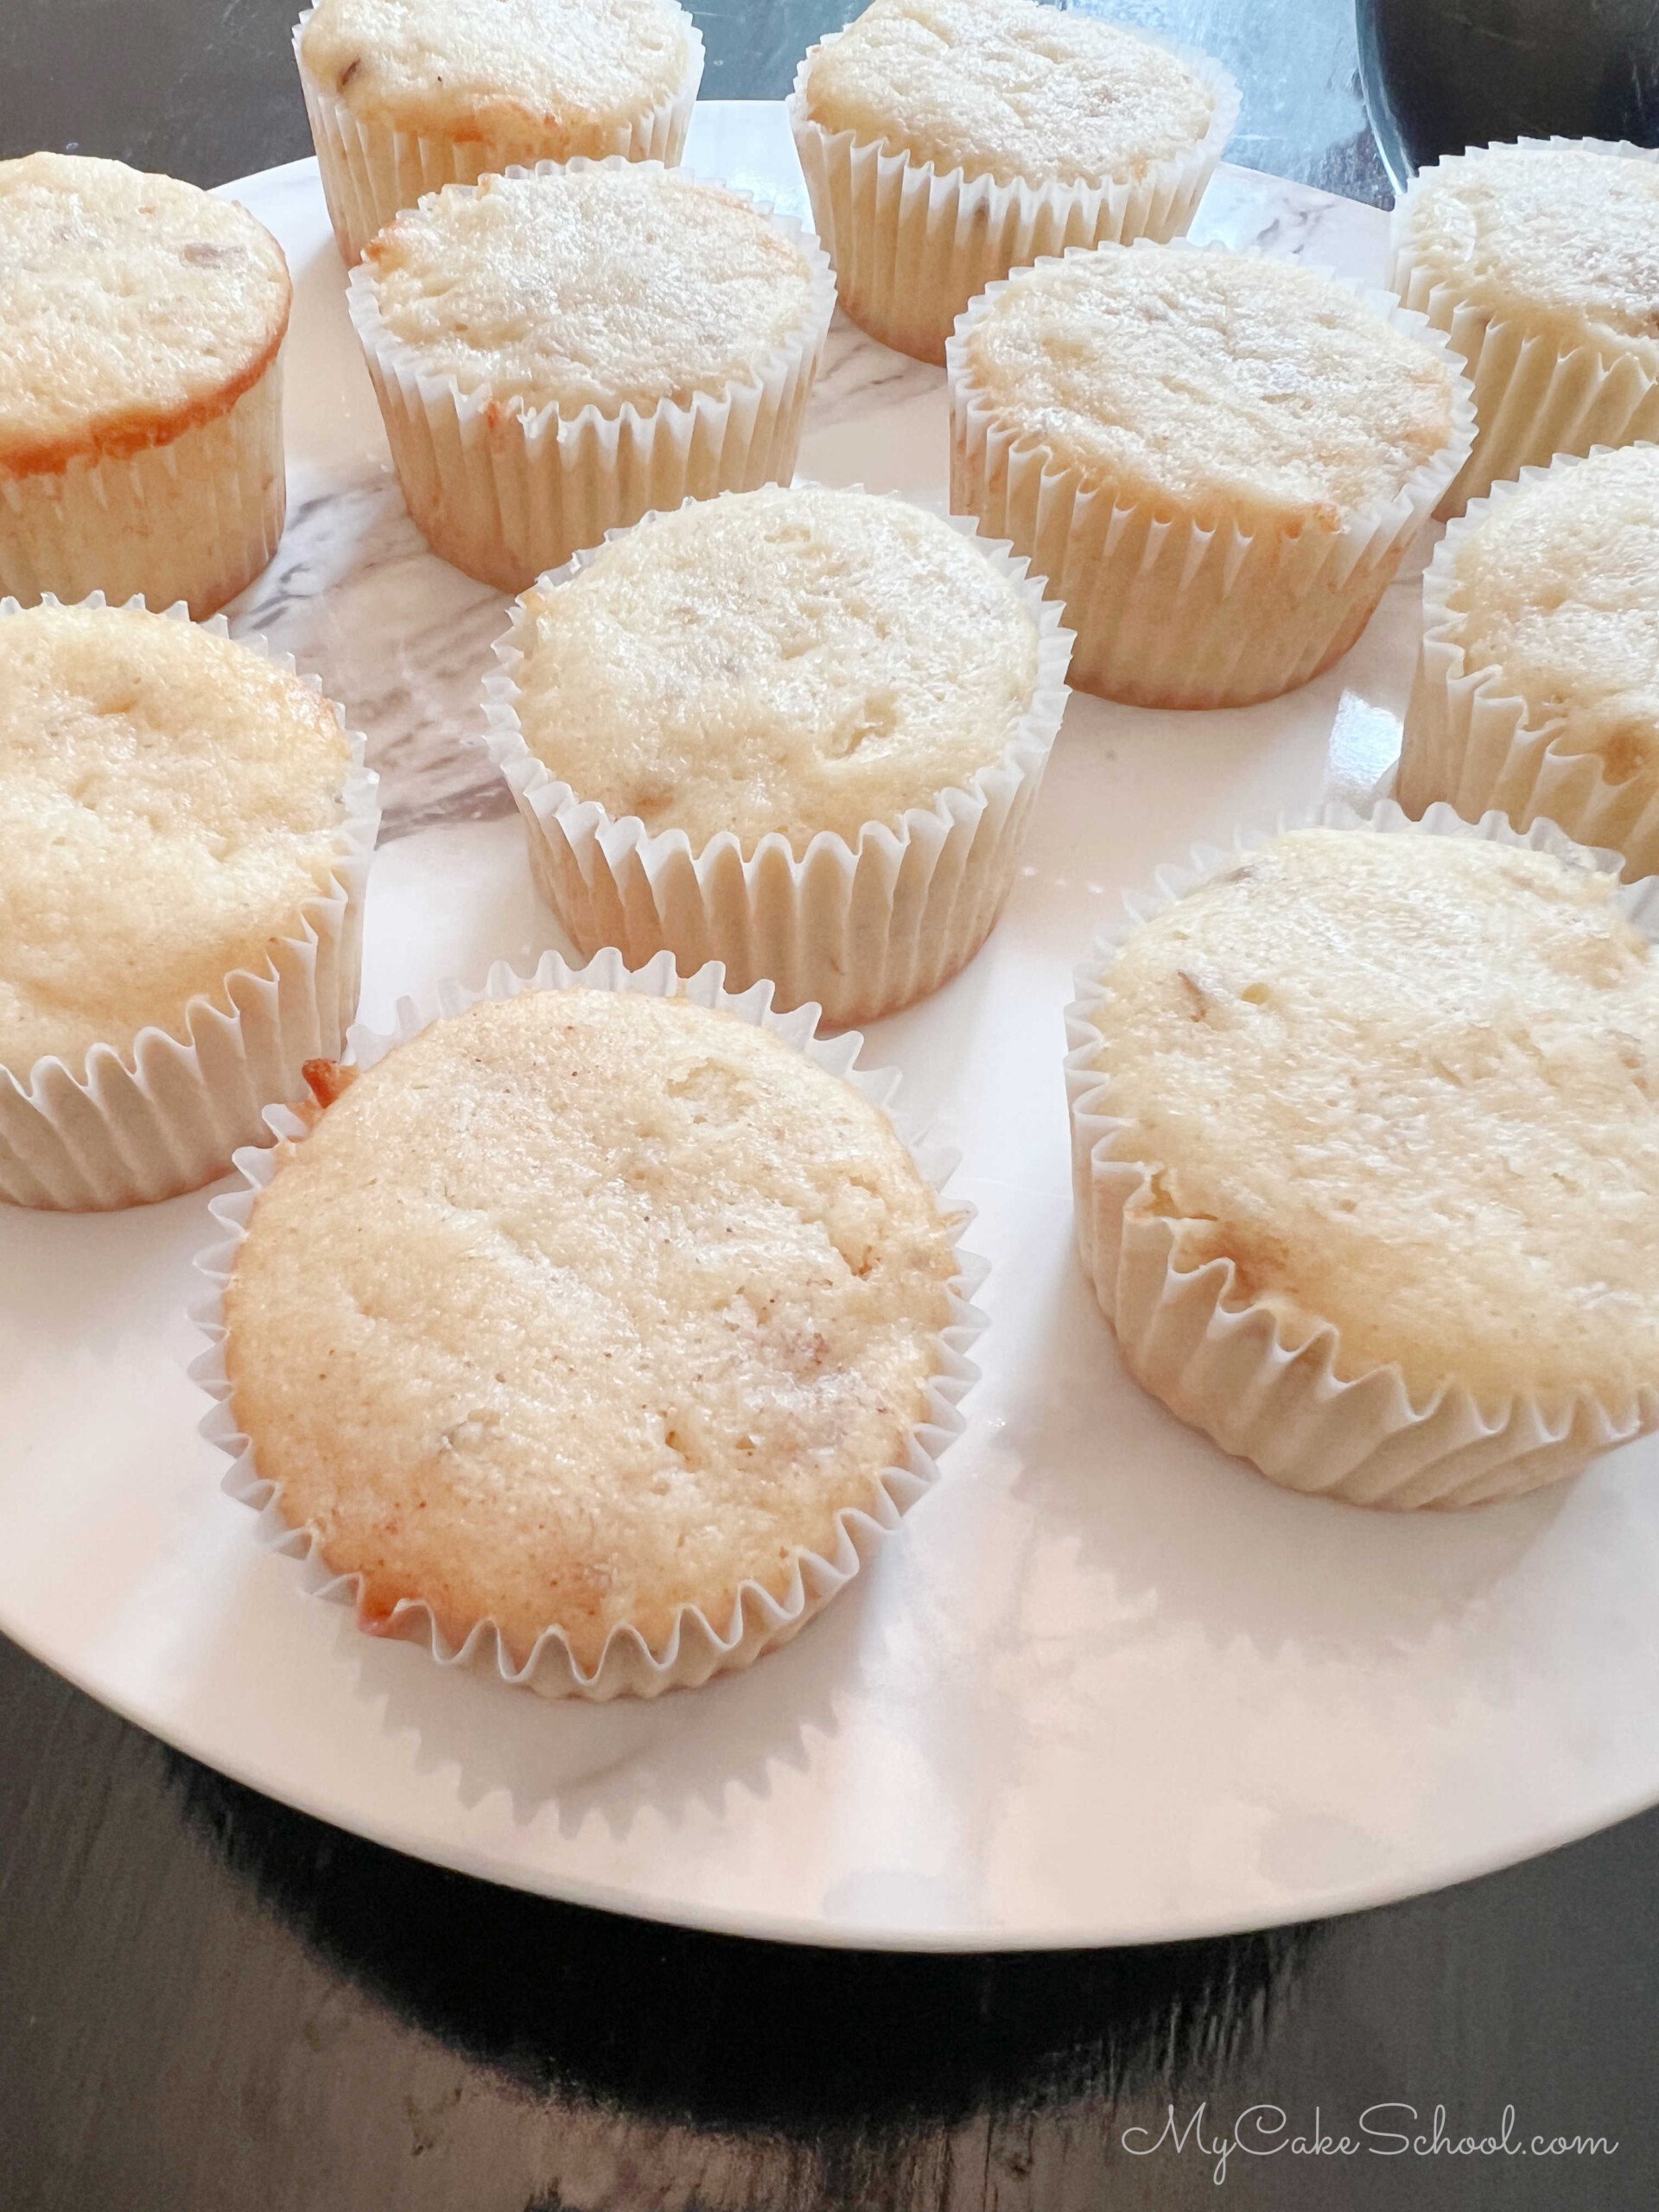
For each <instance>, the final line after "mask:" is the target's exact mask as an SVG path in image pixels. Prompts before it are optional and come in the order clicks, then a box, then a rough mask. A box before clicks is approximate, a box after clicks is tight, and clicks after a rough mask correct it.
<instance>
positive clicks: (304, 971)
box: [0, 592, 380, 1212]
mask: <svg viewBox="0 0 1659 2212" xmlns="http://www.w3.org/2000/svg"><path fill="white" fill-rule="evenodd" d="M48 603H54V602H48ZM128 603H129V604H130V605H133V606H139V607H142V606H143V601H142V600H141V599H137V598H135V599H134V600H132V601H129V602H128ZM84 604H86V605H87V606H90V607H102V606H104V605H105V596H104V594H102V593H101V592H99V593H94V594H92V596H91V597H90V598H89V599H88V600H86V601H85V602H84ZM20 611H21V610H20V609H19V607H18V605H17V602H16V600H12V599H7V600H3V601H0V620H5V619H6V618H7V617H8V616H10V615H13V614H16V613H19V612H20ZM166 613H167V615H168V619H169V620H177V621H184V620H188V616H187V614H186V611H185V609H184V607H182V606H175V607H168V608H167V610H166ZM206 627H207V628H208V629H209V630H212V631H213V632H215V633H216V634H217V635H219V636H220V637H224V636H227V635H228V634H229V631H228V626H227V625H226V622H225V620H224V618H223V616H222V615H216V616H215V617H214V618H213V620H212V621H210V622H209V623H207V625H206ZM237 642H238V645H246V646H248V647H250V648H251V650H253V651H255V652H259V653H262V654H264V657H265V658H266V659H268V660H270V661H274V662H275V663H276V664H277V667H279V668H283V669H286V670H287V671H289V673H290V674H294V673H296V670H295V667H294V663H293V660H292V659H291V658H290V657H289V655H288V654H287V653H278V652H272V651H271V649H270V646H269V645H267V644H266V642H265V640H264V639H263V638H257V637H256V638H240V639H238V640H237ZM302 682H304V683H306V684H308V686H309V688H310V689H311V690H314V691H315V692H317V693H318V695H319V696H321V690H322V687H321V683H318V681H317V680H316V678H315V677H302ZM347 734H348V736H349V739H350V743H351V765H350V767H349V768H348V770H347V772H346V785H345V791H344V812H343V815H342V817H341V821H340V841H339V856H338V858H337V860H336V861H334V866H333V868H332V870H331V872H330V874H329V877H328V880H327V885H326V886H320V887H319V888H318V891H317V893H316V896H315V898H314V899H307V900H306V901H305V903H304V904H303V906H302V907H301V909H300V913H299V923H300V926H299V928H298V930H297V931H296V933H295V934H294V935H293V936H292V937H286V938H277V939H276V940H274V941H273V943H272V944H271V946H270V951H269V954H268V957H267V961H266V964H265V966H264V969H260V970H257V971H256V970H254V969H235V970H233V971H232V973H231V974H230V975H228V976H226V978H225V981H224V983H223V985H222V986H221V987H220V988H219V991H217V992H216V993H215V994H214V995H213V996H212V997H207V996H205V995H202V996H198V997H195V998H193V999H192V1000H191V1001H189V1003H188V1006H187V1007H185V1009H184V1016H183V1023H182V1028H181V1033H177V1034H175V1033H172V1032H170V1031H168V1030H164V1029H160V1028H157V1027H153V1026H152V1027H149V1028H145V1029H141V1030H140V1031H139V1032H138V1034H137V1037H136V1038H135V1039H133V1041H132V1043H131V1045H130V1046H128V1047H127V1048H126V1050H125V1051H123V1052H118V1051H117V1050H116V1049H115V1048H114V1047H113V1046H108V1045H94V1046H92V1049H91V1051H90V1052H88V1053H87V1054H86V1065H85V1067H84V1070H83V1071H81V1072H79V1073H77V1072H76V1071H75V1069H74V1067H73V1066H72V1065H69V1064H68V1063H67V1062H65V1061H64V1060H61V1059H60V1058H56V1057H55V1056H48V1058H44V1059H40V1060H36V1061H35V1065H34V1066H33V1067H32V1068H30V1069H29V1070H28V1071H27V1072H26V1073H25V1074H22V1075H21V1076H19V1075H15V1074H13V1073H12V1072H11V1071H10V1070H8V1069H5V1068H0V1198H3V1199H9V1200H10V1202H11V1203H12V1204H13V1205H23V1206H41V1207H50V1208H56V1209H58V1210H60V1211H68V1212H93V1211H106V1210H108V1209H110V1208H112V1207H118V1206H131V1205H148V1204H149V1202H151V1201H152V1200H154V1199H157V1198H174V1197H176V1196H177V1195H178V1194H179V1193H180V1192H183V1191H194V1190H197V1189H199V1188H200V1185H202V1184H204V1183H210V1182H212V1181H213V1179H214V1177H215V1176H218V1175H222V1174H224V1173H225V1172H226V1169H227V1168H228V1167H229V1166H230V1164H231V1154H232V1153H233V1152H234V1151H235V1150H236V1148H237V1147H238V1145H244V1144H250V1143H257V1142H258V1141H260V1140H261V1139H262V1137H263V1135H264V1118H263V1109H264V1108H265V1107H266V1106H268V1105H270V1103H272V1102H273V1101H275V1100H281V1099H289V1098H302V1097H304V1096H306V1095H307V1092H306V1085H305V1079H304V1077H303V1075H302V1072H301V1071H302V1067H303V1065H304V1063H305V1062H306V1061H307V1060H309V1059H319V1058H322V1059H327V1058H334V1057H336V1056H337V1055H338V1053H339V1051H340V1042H341V1039H343V1038H344V1036H345V1034H346V1027H347V1025H348V1024H349V1023H350V1021H351V1019H352V1015H353V1012H354V1010H355V1008H356V1006H357V987H358V969H359V962H360V958H361V954H362V937H363V893H364V887H365V884H366V882H367V880H368V872H369V861H370V856H371V855H372V852H373V850H374V841H375V837H376V835H377V833H378V829H379V826H380V806H379V801H378V798H377V796H376V792H377V786H378V780H379V779H378V777H376V776H375V775H374V774H373V773H372V771H371V770H369V769H368V768H366V767H365V766H364V758H363V756H364V740H363V739H362V737H361V736H359V735H358V734H355V733H354V732H348V733H347Z"/></svg>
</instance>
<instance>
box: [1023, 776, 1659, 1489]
mask: <svg viewBox="0 0 1659 2212" xmlns="http://www.w3.org/2000/svg"><path fill="white" fill-rule="evenodd" d="M1306 823H1326V824H1329V825H1331V826H1332V827H1335V828H1338V829H1344V830H1348V831H1350V832H1351V833H1352V834H1354V835H1356V836H1393V835H1400V834H1404V835H1408V836H1441V837H1472V838H1481V839H1484V840H1487V841H1489V842H1495V843H1499V844H1510V845H1524V846H1528V847H1530V848H1531V849H1534V850H1535V851H1541V852H1548V853H1554V855H1557V857H1558V858H1560V859H1563V860H1567V861H1573V862H1576V863H1577V864H1579V865H1580V866H1595V867H1598V868H1605V867H1607V866H1609V865H1616V855H1610V854H1603V853H1594V852H1590V851H1587V850H1586V849H1585V848H1583V847H1581V846H1578V845H1575V844H1573V842H1571V841H1570V840H1569V839H1568V838H1567V837H1564V836H1562V835H1561V833H1560V830H1559V829H1556V828H1555V827H1554V824H1553V823H1545V822H1540V823H1535V824H1534V826H1533V827H1532V829H1530V830H1529V831H1528V832H1527V833H1526V834H1524V835H1522V834H1519V833H1517V832H1516V830H1514V829H1511V828H1510V825H1509V823H1507V822H1505V821H1504V819H1503V817H1502V816H1501V815H1499V814H1488V815H1486V816H1485V817H1484V818H1483V819H1482V820H1481V821H1480V822H1479V823H1467V822H1464V821H1462V820H1460V819H1459V817H1458V816H1457V815H1455V814H1454V813H1453V812H1452V810H1451V808H1450V807H1447V806H1434V807H1431V808H1430V809H1429V810H1428V812H1427V815H1426V816H1425V817H1424V818H1423V820H1422V821H1421V823H1414V822H1412V821H1410V820H1409V819H1408V817H1406V816H1405V815H1404V814H1402V812H1401V810H1400V809H1399V808H1398V807H1397V806H1395V805H1394V804H1392V803H1390V802H1389V801H1387V800H1383V801H1381V802H1379V803H1378V804H1377V805H1376V807H1375V809H1374V810H1373V811H1372V813H1371V814H1370V817H1363V816H1360V815H1358V814H1356V813H1355V812H1354V811H1353V810H1351V808H1350V807H1349V806H1348V805H1347V804H1346V803H1345V802H1344V801H1341V800H1337V799H1332V800H1327V801H1326V802H1325V804H1323V805H1321V806H1319V808H1317V809H1315V810H1313V812H1311V813H1309V814H1306V815H1305V816H1303V817H1300V821H1298V822H1289V823H1282V824H1281V829H1286V828H1296V827H1300V826H1303V825H1305V824H1306ZM1279 834H1280V832H1279V831H1277V830H1274V831H1267V832H1263V833H1261V834H1258V835H1252V836H1243V835H1241V836H1239V837H1237V838H1236V841H1235V844H1234V848H1233V849H1232V851H1230V852H1227V853H1221V852H1217V851H1216V850H1215V849H1213V848H1211V849H1199V850H1197V851H1195V852H1194V854H1193V855H1192V860H1191V861H1190V862H1189V863H1188V864H1187V865H1186V866H1185V867H1181V868H1163V869H1160V871H1159V873H1158V874H1157V876H1156V877H1155V879H1154V884H1155V888H1154V890H1153V891H1152V892H1151V893H1147V894H1146V895H1144V896H1142V897H1140V898H1137V899H1130V900H1128V901H1126V904H1127V905H1128V907H1129V914H1128V918H1127V919H1126V920H1124V921H1123V922H1122V923H1121V924H1119V925H1117V926H1116V928H1115V929H1113V930H1110V931H1107V932H1105V933H1104V934H1103V936H1102V937H1101V938H1100V939H1099V941H1098V943H1097V944H1096V947H1095V950H1094V952H1093V954H1092V955H1091V956H1090V959H1089V960H1088V961H1087V962H1086V963H1085V964H1084V966H1083V967H1081V968H1080V969H1078V970H1077V999H1076V1000H1075V1001H1074V1002H1073V1003H1072V1004H1071V1006H1070V1007H1067V1009H1066V1037H1067V1042H1068V1045H1069V1046H1070V1047H1071V1049H1070V1051H1069V1052H1068V1053H1067V1055H1066V1061H1065V1083H1066V1096H1067V1100H1068V1103H1069V1105H1070V1110H1071V1163H1072V1175H1073V1188H1074V1196H1075V1201H1076V1209H1077V1245H1078V1250H1079V1252H1080V1254H1081V1255H1082V1259H1083V1264H1084V1270H1085V1272H1086V1273H1087V1274H1088V1275H1089V1278H1090V1281H1091V1282H1092V1283H1093V1285H1094V1288H1095V1294H1096V1298H1097V1299H1098V1300H1099V1301H1100V1305H1101V1307H1102V1310H1103V1313H1105V1314H1106V1317H1107V1319H1109V1321H1110V1322H1111V1325H1112V1327H1113V1329H1114V1331H1115V1332H1116V1336H1117V1339H1118V1344H1119V1347H1120V1350H1121V1351H1122V1356H1123V1360H1124V1364H1125V1365H1126V1366H1127V1367H1128V1370H1129V1372H1130V1373H1131V1374H1132V1375H1133V1376H1135V1380H1136V1381H1137V1382H1138V1383H1141V1385H1142V1386H1143V1388H1145V1389H1147V1390H1149V1391H1151V1393H1152V1394H1153V1395H1154V1397H1157V1398H1160V1399H1161V1400H1162V1401H1163V1402H1164V1403H1165V1404H1166V1406H1168V1407H1169V1408H1170V1409H1171V1411H1172V1412H1173V1413H1175V1414H1178V1415H1179V1417H1180V1419H1181V1420H1183V1421H1187V1422H1189V1423H1190V1424H1191V1425H1192V1427H1194V1428H1198V1429H1201V1430H1203V1431H1204V1433H1205V1434H1206V1435H1208V1436H1211V1437H1213V1438H1214V1440H1216V1442H1217V1444H1219V1445H1220V1446H1222V1448H1223V1450H1224V1451H1227V1452H1234V1453H1236V1454H1237V1455H1238V1456H1239V1457H1240V1458H1242V1459H1249V1460H1250V1461H1252V1462H1253V1463H1254V1465H1255V1466H1257V1467H1258V1468H1259V1469H1260V1470H1261V1471H1262V1473H1263V1474H1264V1475H1267V1476H1268V1477H1269V1478H1270V1479H1271V1480H1273V1481H1274V1482H1276V1483H1279V1484H1282V1485H1283V1486H1284V1487H1285V1488H1286V1489H1288V1490H1296V1491H1306V1492H1311V1493H1317V1494H1318V1495H1319V1496H1321V1497H1339V1498H1344V1499H1346V1500H1347V1501H1348V1502H1349V1503H1351V1504H1355V1505H1370V1506H1383V1507H1389V1508H1391V1509H1407V1508H1411V1507H1417V1506H1465V1505H1476V1504H1484V1503H1487V1502H1488V1501H1490V1500H1492V1499H1496V1498H1500V1497H1518V1496H1519V1495H1521V1493H1522V1492H1523V1491H1529V1490H1535V1489H1538V1488H1539V1487H1541V1485H1542V1484H1546V1483H1550V1482H1554V1481H1557V1480H1559V1479H1560V1478H1561V1477H1563V1476H1565V1475H1568V1474H1572V1473H1574V1472H1576V1471H1578V1470H1579V1469H1580V1467H1582V1466H1583V1465H1585V1463H1586V1461H1587V1460H1589V1459H1592V1457H1593V1456H1594V1455H1595V1454H1596V1453H1598V1452H1607V1451H1611V1450H1612V1449H1613V1447H1614V1446H1617V1445H1620V1444H1625V1443H1628V1442H1629V1441H1630V1440H1631V1439H1632V1438H1633V1437H1636V1436H1639V1435H1642V1434H1643V1433H1645V1432H1647V1431H1648V1430H1649V1429H1652V1428H1654V1427H1656V1426H1659V1390H1656V1389H1651V1388H1647V1389H1641V1390H1639V1391H1637V1392H1636V1393H1635V1394H1633V1395H1632V1397H1631V1399H1630V1402H1628V1403H1626V1404H1609V1403H1606V1402H1603V1401H1602V1400H1601V1399H1600V1398H1599V1397H1598V1396H1597V1395H1595V1394H1594V1393H1593V1392H1592V1391H1590V1390H1587V1389H1586V1390H1574V1391H1566V1390H1562V1391H1559V1392H1554V1393H1549V1394H1545V1395H1540V1396H1537V1397H1528V1396H1521V1395H1516V1396H1509V1397H1500V1398H1494V1399H1491V1400H1489V1401H1484V1402H1483V1401H1482V1400H1479V1399H1478V1398H1477V1397H1476V1396H1475V1395H1474V1394H1473V1393H1471V1391H1469V1390H1467V1389H1464V1388H1462V1387H1461V1386H1459V1385H1458V1384H1455V1383H1446V1384H1444V1385H1442V1386H1440V1388H1439V1389H1435V1390H1434V1391H1433V1392H1432V1393H1431V1394H1430V1395H1427V1397H1425V1398H1423V1399H1421V1401H1419V1400H1416V1399H1414V1398H1413V1396H1412V1395H1411V1392H1410V1390H1409V1389H1408V1387H1407V1383H1406V1381H1405V1377H1404V1376H1403V1374H1402V1371H1401V1370H1400V1368H1399V1367H1398V1366H1397V1365H1395V1364H1389V1365H1385V1366H1376V1367H1370V1368H1361V1369H1360V1370H1358V1371H1357V1372H1355V1373H1351V1374H1350V1373H1348V1372H1347V1371H1346V1370H1347V1363H1346V1362H1344V1358H1343V1354H1342V1343H1341V1338H1340V1336H1339V1334H1338V1331H1337V1330H1336V1329H1335V1328H1334V1327H1333V1326H1332V1325H1329V1324H1324V1325H1320V1326H1319V1327H1318V1328H1317V1329H1316V1330H1315V1331H1314V1332H1313V1334H1312V1335H1311V1336H1304V1335H1302V1334H1301V1333H1300V1332H1297V1331H1296V1330H1295V1329H1294V1325H1293V1326H1292V1327H1291V1328H1290V1329H1288V1330H1286V1329H1284V1328H1283V1327H1282V1326H1281V1313H1280V1312H1279V1311H1278V1309H1277V1307H1276V1306H1275V1304H1274V1301H1273V1300H1266V1299H1264V1300H1241V1299H1240V1298H1239V1297H1238V1295H1237V1293H1236V1270H1235V1268H1234V1266H1233V1263H1232V1262H1231V1261H1230V1260H1212V1261H1210V1262H1206V1263H1205V1264H1204V1265H1202V1266H1199V1267H1196V1268H1181V1267H1179V1266H1178V1265H1177V1263H1176V1228H1177V1224H1175V1223H1173V1222H1172V1221H1170V1220H1169V1219H1167V1218H1166V1217H1160V1216H1158V1215H1155V1214H1154V1213H1152V1212H1150V1211H1139V1210H1137V1209H1136V1203H1135V1202H1136V1201H1137V1200H1138V1199H1140V1198H1141V1197H1142V1196H1143V1195H1144V1193H1145V1192H1147V1189H1148V1188H1149V1186H1150V1180H1151V1176H1152V1173H1153V1172H1154V1167H1155V1166H1156V1163H1155V1162H1151V1161H1145V1160H1133V1159H1114V1158H1112V1157H1110V1156H1109V1154H1110V1147H1111V1144H1112V1141H1113V1140H1114V1139H1115V1138H1116V1136H1117V1135H1119V1134H1120V1133H1121V1132H1122V1130H1123V1129H1124V1128H1125V1127H1126V1126H1127V1125H1126V1124H1125V1123H1124V1122H1122V1120H1119V1119H1117V1118H1116V1117H1115V1116H1113V1114H1112V1111H1111V1082H1110V1078H1109V1076H1107V1075H1103V1074H1102V1073H1101V1071H1100V1070H1099V1069H1098V1067H1097V1066H1096V1065H1092V1063H1094V1062H1095V1061H1096V1059H1097V1058H1098V1056H1099V1053H1100V1050H1101V1043H1102V1040H1101V1038H1100V1035H1099V1033H1098V1032H1097V1031H1096V1029H1095V1028H1094V1027H1093V1024H1092V1021H1091V1020H1090V1016H1091V1014H1092V1013H1093V1011H1094V1009H1095V1008H1096V1007H1098V1006H1099V1005H1100V1004H1101V1003H1102V1000H1103V988H1102V986H1103V980H1104V977H1105V976H1106V974H1107V972H1108V971H1109V969H1110V967H1111V965H1112V963H1113V962H1114V961H1115V960H1116V957H1117V954H1118V951H1119V950H1120V949H1121V948H1122V945H1123V944H1124V943H1125V942H1126V941H1127V940H1128V938H1129V937H1130V936H1132V935H1133V933H1134V931H1135V929H1136V928H1137V927H1138V926H1139V925H1140V924H1141V922H1143V921H1146V920H1148V919H1150V918H1151V917H1152V916H1154V914H1159V913H1162V912H1166V910H1167V909H1168V908H1169V907H1170V906H1173V905H1174V904H1175V903H1176V901H1177V900H1178V899H1182V898H1184V897H1185V895H1186V894H1187V893H1189V892H1191V891H1192V890H1194V889H1196V888H1197V887H1198V885H1199V884H1201V883H1205V882H1207V881H1209V880H1211V879H1212V878H1213V877H1214V876H1216V875H1217V874H1221V873H1223V872H1224V870H1226V869H1228V868H1234V867H1236V865H1237V864H1238V861H1239V860H1240V859H1241V858H1242V857H1243V855H1246V854H1248V853H1249V852H1251V851H1253V850H1255V849H1256V848H1257V847H1259V846H1261V845H1263V844H1265V843H1267V842H1269V840H1270V839H1271V838H1272V837H1273V836H1277V835H1279ZM1618 906H1619V909H1620V911H1621V912H1624V914H1625V915H1626V916H1627V917H1628V918H1629V919H1630V921H1631V922H1633V923H1634V924H1635V925H1636V926H1637V928H1638V929H1640V930H1641V931H1643V935H1645V936H1646V937H1648V938H1659V883H1653V882H1649V883H1647V884H1644V885H1640V886H1636V887H1629V888H1626V889H1624V890H1621V892H1620V893H1618Z"/></svg>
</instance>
